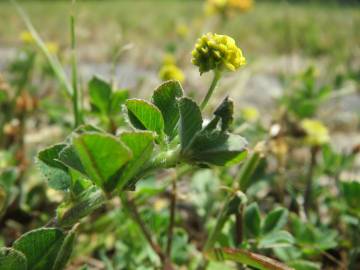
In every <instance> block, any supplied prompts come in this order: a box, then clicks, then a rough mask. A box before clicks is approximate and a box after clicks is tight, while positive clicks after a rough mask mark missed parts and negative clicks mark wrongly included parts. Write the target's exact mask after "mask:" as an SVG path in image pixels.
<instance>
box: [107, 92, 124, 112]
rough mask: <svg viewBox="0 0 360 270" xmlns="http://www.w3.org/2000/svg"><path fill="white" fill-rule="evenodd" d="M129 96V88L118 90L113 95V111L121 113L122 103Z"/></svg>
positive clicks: (111, 106)
mask: <svg viewBox="0 0 360 270" xmlns="http://www.w3.org/2000/svg"><path fill="white" fill-rule="evenodd" d="M128 98H129V91H128V90H118V91H116V92H114V93H112V95H111V105H110V111H111V113H119V112H120V111H121V105H122V104H124V103H125V101H126V100H127V99H128Z"/></svg>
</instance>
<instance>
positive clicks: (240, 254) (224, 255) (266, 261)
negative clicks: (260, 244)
mask: <svg viewBox="0 0 360 270" xmlns="http://www.w3.org/2000/svg"><path fill="white" fill-rule="evenodd" d="M205 256H206V257H208V259H210V260H215V261H224V260H230V261H234V262H238V263H242V264H246V265H249V266H252V267H255V268H256V269H260V270H293V268H290V267H288V266H286V265H284V264H282V263H280V262H278V261H276V260H274V259H271V258H268V257H265V256H263V255H260V254H256V253H253V252H249V251H246V250H242V249H234V248H219V249H212V250H210V251H207V252H206V253H205Z"/></svg>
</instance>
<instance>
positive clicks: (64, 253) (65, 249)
mask: <svg viewBox="0 0 360 270" xmlns="http://www.w3.org/2000/svg"><path fill="white" fill-rule="evenodd" d="M76 227H77V226H76V225H75V226H74V228H73V229H72V230H71V231H70V232H69V233H68V234H67V235H66V237H65V239H64V242H63V244H62V246H61V248H60V250H59V252H58V254H57V257H56V260H55V263H54V266H53V268H52V270H63V269H65V266H66V264H67V262H68V261H69V259H70V256H71V253H72V251H73V248H74V244H75V230H76Z"/></svg>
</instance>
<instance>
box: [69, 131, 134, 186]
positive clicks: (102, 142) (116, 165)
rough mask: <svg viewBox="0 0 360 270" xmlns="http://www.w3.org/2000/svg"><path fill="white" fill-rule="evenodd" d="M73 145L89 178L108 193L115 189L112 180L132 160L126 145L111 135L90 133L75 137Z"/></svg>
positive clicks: (114, 183)
mask: <svg viewBox="0 0 360 270" xmlns="http://www.w3.org/2000/svg"><path fill="white" fill-rule="evenodd" d="M73 144H74V147H75V150H76V152H77V153H78V155H79V159H80V161H81V163H82V164H83V166H84V170H85V172H86V174H87V175H88V176H89V178H90V179H91V180H92V181H94V183H95V184H96V185H97V186H99V187H101V188H104V189H105V190H107V191H111V190H112V189H114V188H115V186H116V182H114V180H112V179H113V178H114V177H115V178H116V174H117V173H118V172H119V170H120V169H121V168H122V167H123V166H124V165H125V164H126V162H127V161H129V160H130V159H131V158H132V153H131V151H130V150H129V149H128V148H127V147H126V146H125V145H124V143H122V142H121V141H120V140H119V139H118V138H116V137H113V136H110V135H106V134H100V133H96V132H95V133H90V132H89V133H84V134H82V135H78V136H76V137H74V139H73Z"/></svg>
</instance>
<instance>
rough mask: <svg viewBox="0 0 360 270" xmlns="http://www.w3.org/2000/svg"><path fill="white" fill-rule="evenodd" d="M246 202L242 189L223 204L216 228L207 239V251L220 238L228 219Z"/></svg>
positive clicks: (205, 247) (205, 248) (205, 249)
mask: <svg viewBox="0 0 360 270" xmlns="http://www.w3.org/2000/svg"><path fill="white" fill-rule="evenodd" d="M245 202H246V197H245V194H244V193H242V192H240V191H238V192H236V193H235V194H233V195H232V196H231V197H230V198H229V199H228V200H227V202H226V203H225V205H224V206H223V208H222V209H221V211H220V213H219V215H218V217H217V220H216V225H215V227H214V229H213V230H212V231H211V233H210V234H209V237H208V238H207V240H206V243H205V245H204V251H205V252H206V251H208V250H210V249H212V248H213V247H214V245H215V242H216V241H217V239H218V238H219V235H220V233H221V231H222V229H223V227H224V225H225V223H226V221H227V220H228V219H229V217H230V216H231V215H233V214H236V213H238V212H239V209H240V207H241V205H242V204H244V203H245Z"/></svg>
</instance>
